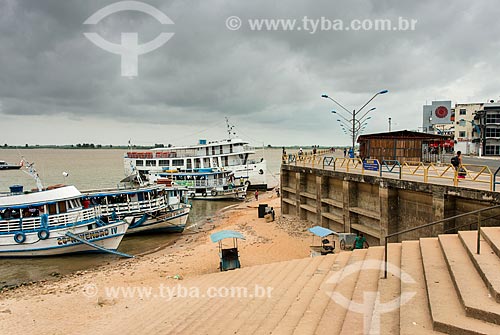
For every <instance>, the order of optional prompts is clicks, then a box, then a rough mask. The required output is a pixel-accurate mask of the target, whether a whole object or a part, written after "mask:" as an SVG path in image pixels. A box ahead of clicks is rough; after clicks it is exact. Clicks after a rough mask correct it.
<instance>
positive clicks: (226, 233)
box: [210, 230, 245, 243]
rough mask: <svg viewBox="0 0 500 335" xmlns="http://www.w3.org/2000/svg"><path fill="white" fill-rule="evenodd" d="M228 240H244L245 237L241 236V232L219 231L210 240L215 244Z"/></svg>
mask: <svg viewBox="0 0 500 335" xmlns="http://www.w3.org/2000/svg"><path fill="white" fill-rule="evenodd" d="M226 238H239V239H242V240H244V239H245V236H243V234H241V233H240V232H237V231H234V230H221V231H218V232H216V233H213V234H212V235H210V239H211V240H212V242H214V243H216V242H219V241H220V240H223V239H226Z"/></svg>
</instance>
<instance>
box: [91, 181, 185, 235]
mask: <svg viewBox="0 0 500 335" xmlns="http://www.w3.org/2000/svg"><path fill="white" fill-rule="evenodd" d="M186 192H187V189H182V188H176V187H165V186H164V185H152V186H141V187H137V188H123V189H106V190H99V191H84V192H83V193H84V194H85V198H84V200H83V205H84V207H92V206H100V208H101V212H102V215H103V216H105V217H110V218H122V219H124V220H126V221H127V222H129V223H130V226H129V229H128V231H127V234H132V233H138V232H144V231H149V232H150V231H161V232H167V233H182V231H183V230H184V227H185V226H186V221H187V219H188V215H189V211H190V210H191V206H190V205H189V204H187V197H186Z"/></svg>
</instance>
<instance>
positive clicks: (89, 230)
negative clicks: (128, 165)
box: [0, 221, 128, 257]
mask: <svg viewBox="0 0 500 335" xmlns="http://www.w3.org/2000/svg"><path fill="white" fill-rule="evenodd" d="M89 226H90V227H89ZM127 228H128V223H126V222H124V221H117V222H115V223H110V224H108V225H105V226H101V227H98V226H95V225H94V224H80V225H76V226H69V227H62V228H52V229H50V230H49V231H50V235H49V237H48V238H47V239H45V240H41V239H40V238H39V237H38V232H37V231H30V232H24V234H25V236H26V239H25V241H24V242H22V243H17V242H15V241H14V235H15V234H16V233H19V232H16V233H8V234H1V235H0V257H37V256H53V255H63V254H70V253H82V252H100V251H99V250H97V249H95V248H93V247H91V246H89V245H86V244H84V243H81V242H79V241H76V240H75V239H73V238H71V237H68V236H66V232H71V233H73V234H75V235H78V236H79V237H81V238H83V239H85V240H87V241H89V242H92V243H94V244H96V245H98V246H100V247H103V248H106V249H112V250H116V249H118V246H119V245H120V242H121V240H122V238H123V236H124V235H125V233H126V231H127Z"/></svg>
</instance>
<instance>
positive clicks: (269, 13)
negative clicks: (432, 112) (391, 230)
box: [0, 0, 500, 143]
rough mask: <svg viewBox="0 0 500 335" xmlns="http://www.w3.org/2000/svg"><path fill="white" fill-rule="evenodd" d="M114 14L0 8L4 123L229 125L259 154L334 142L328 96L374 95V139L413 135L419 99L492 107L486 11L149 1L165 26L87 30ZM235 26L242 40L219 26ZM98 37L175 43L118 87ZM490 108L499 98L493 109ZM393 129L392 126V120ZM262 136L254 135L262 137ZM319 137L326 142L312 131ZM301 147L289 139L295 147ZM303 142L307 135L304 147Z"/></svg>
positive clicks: (387, 3)
mask: <svg viewBox="0 0 500 335" xmlns="http://www.w3.org/2000/svg"><path fill="white" fill-rule="evenodd" d="M114 2H115V1H78V0H74V1H63V0H60V1H56V0H52V1H49V0H39V1H28V0H25V1H10V0H7V1H2V2H1V3H0V45H1V46H2V51H1V53H0V68H1V69H2V71H1V72H0V103H1V104H0V113H3V114H5V115H11V116H18V117H29V116H43V115H47V116H50V115H52V116H56V115H66V116H67V117H69V118H79V117H82V115H87V116H92V117H96V118H103V119H108V120H117V121H119V122H125V123H136V122H140V123H143V124H148V123H149V124H169V125H179V126H182V125H192V124H193V123H201V124H203V123H206V122H207V120H210V121H212V120H217V119H222V118H223V116H225V115H228V116H232V117H234V118H235V119H237V120H238V121H239V122H242V123H244V124H246V125H248V126H249V127H253V128H258V129H257V130H256V133H255V134H256V135H258V136H261V135H262V136H263V137H264V138H265V140H266V141H268V142H269V141H271V142H280V141H282V142H284V143H287V142H288V143H293V142H294V141H300V140H304V138H306V137H307V136H321V135H320V134H325V135H324V137H323V138H324V142H327V141H330V140H332V136H336V137H337V138H342V137H341V136H340V135H338V134H336V135H332V133H331V130H332V129H335V133H337V132H338V130H339V129H338V127H337V128H334V127H335V126H334V125H333V124H334V122H333V121H334V120H333V118H332V115H331V114H330V113H329V111H330V110H331V109H338V107H337V106H335V105H332V104H331V103H330V102H329V101H325V100H322V99H320V95H321V94H322V93H328V94H331V95H332V96H335V98H336V99H338V100H340V101H342V102H343V103H345V104H346V105H347V106H348V107H349V108H357V107H359V105H360V104H362V103H363V102H364V101H366V100H367V99H368V98H369V97H370V96H371V95H372V94H373V93H375V92H377V91H379V90H381V89H389V90H390V94H389V95H386V96H384V97H380V98H378V99H377V100H376V102H375V103H376V106H377V107H378V109H379V110H380V112H377V113H379V114H377V115H374V117H373V122H372V123H371V126H372V130H373V131H378V130H383V129H384V127H385V124H386V119H387V118H386V117H387V116H388V115H391V116H392V117H393V120H397V119H399V122H397V123H398V124H400V125H401V127H410V128H413V129H415V128H416V127H417V126H418V125H420V123H421V116H420V115H419V114H418V113H417V112H419V111H420V109H421V105H422V104H423V103H424V102H425V100H431V99H434V98H450V99H454V100H457V101H456V102H466V101H464V100H465V99H473V100H475V101H484V100H486V99H489V98H498V95H499V94H500V93H498V91H499V90H498V83H497V82H496V81H495V79H494V78H493V77H491V78H490V80H484V78H482V74H483V73H487V72H488V70H489V69H498V67H499V65H500V61H499V57H498V52H499V48H500V43H499V36H500V34H499V32H500V22H499V21H498V20H497V19H496V17H497V16H498V14H499V9H498V6H497V5H496V4H495V3H493V2H491V1H476V2H470V1H465V0H458V1H453V2H451V3H450V2H445V1H434V0H424V1H398V0H370V1H369V0H361V1H348V0H342V1H326V0H323V1H314V2H311V1H306V0H302V1H298V0H292V1H282V2H279V3H278V2H270V1H252V2H250V1H229V0H227V1H221V0H218V1H144V2H146V3H149V4H151V5H153V6H155V7H157V8H158V9H160V10H161V11H162V12H164V13H165V14H166V15H168V16H169V17H170V18H171V19H172V20H173V21H174V23H175V24H174V25H166V26H162V25H160V24H159V23H158V22H157V21H156V20H155V19H153V18H151V17H149V16H148V15H145V14H143V13H135V12H122V13H117V14H113V15H111V16H109V17H107V18H105V19H103V20H102V21H101V22H100V23H99V24H97V25H96V26H86V25H83V22H84V21H85V20H86V19H87V18H88V17H89V16H90V15H92V14H93V13H94V12H96V11H97V10H99V9H100V8H102V7H104V6H106V5H108V4H111V3H114ZM231 15H237V16H239V17H241V19H242V20H243V23H244V24H243V26H242V28H241V29H240V30H238V31H230V30H228V29H227V28H226V26H225V21H226V18H227V17H228V16H231ZM304 16H307V17H309V18H311V19H319V18H321V17H325V18H329V19H332V20H333V19H342V20H344V21H346V22H347V21H349V20H351V19H368V18H372V19H391V20H397V19H398V17H405V18H408V19H417V20H418V24H417V26H416V28H417V29H416V31H412V32H410V31H405V32H392V31H389V32H381V31H358V32H353V31H349V32H346V31H344V32H340V31H318V32H316V33H315V34H311V33H310V32H307V31H293V32H291V31H275V32H265V31H251V30H250V29H249V27H248V24H246V20H248V19H254V18H292V19H297V20H299V21H300V20H302V18H303V17H304ZM88 31H93V32H98V33H99V34H101V35H102V36H103V37H104V38H105V39H107V40H109V41H111V42H114V43H119V42H120V34H121V33H122V32H132V31H137V32H138V33H139V42H140V43H145V42H148V41H150V40H151V39H153V38H155V37H156V36H157V35H158V34H159V33H160V32H174V33H175V35H174V37H173V38H172V39H171V40H170V41H168V42H167V43H166V44H165V45H164V46H162V47H160V48H159V49H157V50H155V51H153V52H151V53H148V54H145V55H141V56H139V75H138V77H135V78H132V79H130V78H125V77H122V76H121V75H120V57H119V56H118V55H114V54H110V53H108V52H106V51H104V50H102V49H100V48H98V47H97V46H95V45H94V44H92V43H91V42H90V41H89V40H87V39H86V38H85V37H84V36H83V33H84V32H88ZM491 95H494V96H491ZM395 122H396V121H395ZM259 131H260V133H259ZM321 131H323V133H322V132H321ZM299 133H300V134H301V135H300V136H298V135H297V136H296V135H295V134H299ZM306 134H309V135H306Z"/></svg>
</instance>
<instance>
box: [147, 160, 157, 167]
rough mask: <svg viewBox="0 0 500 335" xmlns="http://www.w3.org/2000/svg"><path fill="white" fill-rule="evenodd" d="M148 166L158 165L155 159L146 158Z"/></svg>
mask: <svg viewBox="0 0 500 335" xmlns="http://www.w3.org/2000/svg"><path fill="white" fill-rule="evenodd" d="M146 166H156V161H155V160H149V159H148V160H146Z"/></svg>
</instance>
